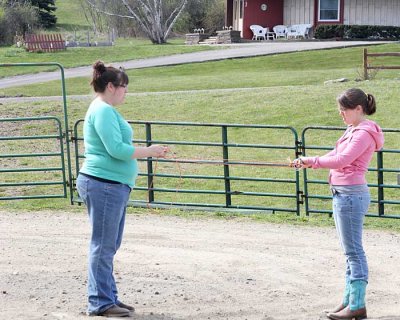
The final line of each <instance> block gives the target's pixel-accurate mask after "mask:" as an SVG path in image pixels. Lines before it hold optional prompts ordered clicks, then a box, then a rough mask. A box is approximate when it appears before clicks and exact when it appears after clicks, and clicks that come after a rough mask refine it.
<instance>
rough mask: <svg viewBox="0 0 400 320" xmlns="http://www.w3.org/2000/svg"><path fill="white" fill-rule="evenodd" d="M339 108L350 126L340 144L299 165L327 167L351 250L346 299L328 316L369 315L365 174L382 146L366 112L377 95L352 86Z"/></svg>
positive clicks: (344, 242) (338, 221) (340, 228)
mask: <svg viewBox="0 0 400 320" xmlns="http://www.w3.org/2000/svg"><path fill="white" fill-rule="evenodd" d="M337 102H338V107H339V114H340V116H341V117H342V118H343V121H344V123H345V124H347V125H348V127H347V130H346V131H345V133H344V134H343V135H342V137H341V138H340V139H339V140H338V141H337V142H336V146H335V148H334V149H333V150H332V151H331V152H329V153H327V154H326V155H324V156H321V157H301V158H299V159H296V160H295V161H294V165H296V166H297V167H303V168H313V169H319V168H327V169H330V171H329V184H330V186H331V190H332V194H333V216H334V219H335V225H336V230H337V233H338V235H339V239H340V243H341V246H342V248H343V250H344V254H345V256H346V287H345V292H344V296H343V301H342V302H341V303H340V304H339V305H338V306H337V307H336V308H335V309H333V310H332V311H330V312H328V314H327V316H328V318H330V319H353V318H355V319H365V318H366V317H367V310H366V308H365V291H366V286H367V283H368V265H367V259H366V256H365V252H364V249H363V245H362V230H363V222H364V216H365V214H366V213H367V212H368V206H369V203H370V194H369V189H368V186H367V181H366V179H365V174H366V172H367V170H368V165H369V163H370V161H371V159H372V156H373V153H374V152H375V151H377V150H380V149H381V148H382V146H383V142H384V138H383V133H382V130H381V128H380V127H379V126H378V125H377V124H376V123H375V122H373V121H371V120H367V119H366V116H367V115H372V114H374V113H375V111H376V104H375V98H374V96H372V95H371V94H366V93H365V92H364V91H362V90H360V89H349V90H346V91H345V92H344V93H342V94H341V95H340V96H339V97H338V98H337Z"/></svg>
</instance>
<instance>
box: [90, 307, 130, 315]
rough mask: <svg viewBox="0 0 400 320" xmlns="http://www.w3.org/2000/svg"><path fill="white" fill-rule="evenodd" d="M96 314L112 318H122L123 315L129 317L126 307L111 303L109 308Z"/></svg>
mask: <svg viewBox="0 0 400 320" xmlns="http://www.w3.org/2000/svg"><path fill="white" fill-rule="evenodd" d="M97 315H98V316H103V317H110V318H111V317H113V318H123V317H129V316H130V313H129V310H128V309H125V308H121V307H119V306H117V305H113V306H112V307H111V308H108V309H107V310H105V311H103V312H100V313H99V314H97Z"/></svg>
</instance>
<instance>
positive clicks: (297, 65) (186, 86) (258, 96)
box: [0, 44, 400, 231]
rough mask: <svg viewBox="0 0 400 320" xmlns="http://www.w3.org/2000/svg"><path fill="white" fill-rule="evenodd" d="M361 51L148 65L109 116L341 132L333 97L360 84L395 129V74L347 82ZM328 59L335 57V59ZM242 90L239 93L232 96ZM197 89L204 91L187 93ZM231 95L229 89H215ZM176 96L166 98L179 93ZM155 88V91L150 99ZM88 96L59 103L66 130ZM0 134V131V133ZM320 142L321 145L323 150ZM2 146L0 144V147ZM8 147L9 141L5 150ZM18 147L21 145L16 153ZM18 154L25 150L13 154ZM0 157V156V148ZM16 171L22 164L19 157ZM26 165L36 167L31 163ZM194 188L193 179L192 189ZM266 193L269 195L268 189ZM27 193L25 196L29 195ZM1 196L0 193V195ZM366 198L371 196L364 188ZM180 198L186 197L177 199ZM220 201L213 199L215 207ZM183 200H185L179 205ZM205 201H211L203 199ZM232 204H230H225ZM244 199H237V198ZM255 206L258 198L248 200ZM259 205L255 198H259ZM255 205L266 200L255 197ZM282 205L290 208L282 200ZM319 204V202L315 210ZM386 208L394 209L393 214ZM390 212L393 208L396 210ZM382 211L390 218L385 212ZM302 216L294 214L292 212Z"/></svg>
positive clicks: (54, 106)
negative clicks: (333, 128)
mask: <svg viewBox="0 0 400 320" xmlns="http://www.w3.org/2000/svg"><path fill="white" fill-rule="evenodd" d="M396 49H397V50H398V45H395V44H392V45H384V46H376V47H374V50H382V51H395V50H396ZM361 51H362V50H361V48H348V49H340V50H339V49H335V50H324V51H315V52H306V53H304V52H302V53H291V54H282V55H275V56H267V57H259V58H250V59H237V60H227V61H219V62H209V63H202V64H190V65H181V66H172V67H160V68H149V69H142V70H131V71H129V75H130V80H131V81H130V86H129V90H130V92H137V93H144V94H133V95H129V96H128V97H127V99H126V103H125V104H124V105H122V106H120V107H118V109H119V110H120V112H121V113H122V114H123V115H124V116H125V117H126V118H127V119H132V120H133V119H134V120H163V121H192V122H204V123H207V122H213V123H216V122H219V123H245V124H270V125H289V126H292V127H294V128H295V129H296V130H297V131H298V132H299V133H300V132H301V130H302V129H303V128H304V127H306V126H310V125H330V126H341V125H342V122H341V119H340V117H339V116H338V113H337V110H336V105H335V97H336V96H337V95H338V94H339V93H340V92H342V91H343V90H345V89H346V88H349V87H353V86H356V87H360V88H362V89H364V90H365V91H367V92H371V93H372V94H374V95H375V96H376V98H377V101H378V112H377V114H376V115H375V116H373V117H372V119H374V120H376V121H377V122H378V123H379V124H380V125H381V126H382V127H386V128H390V127H392V128H396V127H398V121H397V118H398V117H397V114H398V101H400V92H399V90H398V87H399V81H400V80H399V71H398V70H397V71H381V72H379V73H378V74H377V76H376V78H375V79H374V80H372V81H364V82H356V81H354V79H355V78H357V76H358V71H357V69H358V66H359V65H360V63H361ZM338 56H340V57H342V58H341V59H340V61H338V58H337V57H338ZM342 77H347V78H349V79H350V81H349V82H346V83H334V84H330V85H324V81H326V80H329V79H336V78H342ZM59 87H60V84H59V83H57V82H52V83H49V84H47V83H46V85H43V84H41V85H32V86H28V87H24V88H13V89H7V90H5V91H4V94H7V95H14V94H24V95H35V96H36V95H59ZM241 88H249V89H241ZM197 89H206V90H210V91H204V92H203V91H192V90H197ZM225 89H233V90H225ZM179 90H180V92H176V91H179ZM160 91H165V92H164V93H160ZM67 92H68V93H69V94H87V93H89V92H90V89H89V86H88V79H87V78H83V79H72V80H69V81H68V82H67ZM90 99H91V98H90V97H88V98H87V99H83V100H72V99H68V106H69V121H70V124H72V123H74V122H75V121H76V120H77V119H80V118H83V117H84V114H85V111H86V108H87V106H88V104H89V103H90ZM61 109H62V108H61V105H60V102H55V101H41V102H40V101H39V102H34V103H9V104H7V105H0V112H1V114H2V115H4V116H29V115H56V116H59V117H61V116H62V112H61ZM35 128H36V127H35V126H32V125H28V126H25V128H24V132H25V133H26V132H29V130H35ZM0 129H1V128H0ZM154 134H155V135H156V136H157V138H165V137H169V138H170V139H171V140H190V141H198V140H207V141H218V139H220V134H219V132H218V131H216V130H214V131H213V130H207V131H203V132H202V131H200V132H199V130H192V129H188V128H174V129H171V130H167V129H159V130H156V131H155V132H154ZM338 134H339V133H338V132H334V133H333V134H330V135H329V134H318V133H317V134H314V135H312V134H310V137H308V141H309V143H312V144H314V143H315V144H317V143H322V144H324V143H325V144H327V145H332V143H333V141H335V139H336V138H337V135H338ZM135 135H136V137H139V138H143V137H144V130H143V128H141V127H140V126H136V127H135ZM229 137H230V141H231V142H237V143H241V142H243V141H246V142H254V143H265V142H266V141H267V143H288V141H289V140H288V138H287V137H286V136H284V135H282V134H281V133H280V132H275V131H273V130H272V131H271V132H267V131H265V132H260V133H258V132H254V133H252V132H250V133H247V132H242V131H240V130H233V131H230V133H229ZM386 140H387V142H386V148H388V149H398V137H397V136H396V135H395V134H393V135H387V137H386ZM327 142H329V143H327ZM3 148H4V145H3ZM13 148H17V150H18V144H16V145H13ZM19 148H20V149H21V146H19ZM23 148H24V149H25V148H28V146H25V147H23ZM172 148H173V151H175V152H176V153H177V156H178V157H182V158H183V157H189V158H190V157H192V158H205V159H207V158H209V159H212V158H216V157H217V156H219V150H216V149H215V148H184V147H176V146H175V147H172ZM0 152H1V153H2V152H3V151H2V150H1V147H0ZM288 155H289V154H287V153H285V152H281V151H279V152H278V151H270V152H268V153H262V152H255V151H252V152H251V153H249V152H248V151H246V150H238V151H237V152H236V153H233V154H231V156H232V157H236V158H237V159H239V158H240V159H249V160H261V161H285V160H286V158H287V156H288ZM398 160H399V159H398V157H397V158H396V157H394V156H393V157H389V156H388V158H387V159H386V158H385V161H386V162H385V164H386V165H387V166H389V167H394V168H395V167H398V163H399V161H398ZM19 164H20V165H21V166H27V165H30V163H29V162H27V161H26V160H25V161H24V160H23V159H21V161H20V162H19ZM35 164H39V162H38V163H35ZM157 170H158V172H159V173H161V172H168V173H175V174H176V173H178V172H179V171H180V170H182V172H184V173H185V174H202V173H204V172H205V171H208V173H211V174H220V168H218V167H208V168H207V167H204V166H203V167H201V166H195V167H190V166H181V167H180V168H178V167H177V166H162V165H161V164H159V166H158V169H157ZM232 170H233V173H234V174H235V175H236V174H237V175H246V176H247V175H251V174H252V175H254V176H267V177H269V176H273V177H276V178H287V177H288V176H290V177H292V175H293V172H292V171H289V170H287V169H280V170H269V169H268V170H267V169H257V170H255V169H253V170H249V169H248V168H234V169H232ZM315 174H316V175H317V176H316V177H317V178H319V179H321V180H326V175H327V172H326V171H324V170H321V171H315ZM395 178H396V177H395V176H393V177H392V176H388V177H387V181H385V183H388V182H389V183H392V184H396V181H395ZM158 182H163V183H165V184H166V185H168V186H170V187H176V188H178V189H179V188H181V189H183V188H191V187H193V182H190V181H182V180H180V179H178V180H176V181H161V179H159V180H158ZM144 183H145V179H144V178H139V181H138V184H139V185H144ZM197 183H198V182H197ZM207 188H210V189H217V188H218V189H219V188H220V185H219V184H218V183H216V182H215V181H214V182H213V181H201V189H207ZM237 188H238V189H239V190H240V188H246V189H247V190H249V191H261V192H270V191H271V190H273V191H275V192H281V191H282V192H284V191H285V188H287V186H284V185H277V184H275V185H264V186H262V187H260V186H256V185H255V184H251V183H246V184H245V183H243V184H241V185H239V184H238V185H237ZM268 188H270V189H268ZM29 191H30V190H26V192H29ZM314 191H315V192H320V193H321V194H327V193H328V190H327V187H326V186H316V187H315V190H314ZM0 192H1V190H0ZM373 192H375V191H373ZM146 196H147V195H146V194H145V193H144V192H135V193H134V197H135V198H136V197H140V198H141V199H146ZM387 196H388V197H391V198H393V199H398V198H399V195H398V191H397V189H395V190H392V191H390V192H389V191H388V192H387ZM163 197H165V199H167V200H168V199H169V200H170V201H177V200H180V199H183V198H184V196H182V195H180V194H175V193H172V194H169V195H163ZM186 197H187V196H186ZM207 197H208V198H210V196H206V197H204V196H198V195H190V200H191V201H195V200H199V201H200V200H204V198H205V200H207ZM220 198H221V197H220V196H217V197H216V199H218V201H219V200H220ZM186 199H187V198H186ZM208 200H209V201H210V202H211V201H214V199H212V200H210V199H208ZM235 201H236V198H235ZM240 201H244V202H245V201H246V200H240ZM252 201H256V202H257V201H259V199H254V198H253V199H252ZM263 201H264V200H263ZM265 201H266V202H265V203H268V202H267V201H270V200H265ZM285 201H286V200H282V199H273V201H272V203H273V205H275V206H278V207H279V206H283V205H287V203H286V202H285ZM66 205H68V202H67V201H66V200H35V201H8V202H7V201H3V202H0V207H1V208H11V209H13V210H26V209H29V210H39V209H41V208H47V209H52V210H63V208H65V206H66ZM290 205H292V203H290ZM322 206H325V207H329V206H330V204H329V201H328V202H325V203H323V204H322ZM397 209H398V208H397V207H395V208H394V209H392V210H394V212H398V210H397ZM130 210H133V211H134V212H148V210H140V209H130ZM396 210H397V211H396ZM151 212H154V213H155V214H165V213H168V214H177V215H184V216H185V215H187V214H189V215H205V216H212V217H216V218H229V219H232V218H235V219H239V217H237V215H235V214H231V213H223V212H222V213H221V212H219V213H209V214H204V213H192V212H190V213H187V212H181V211H178V210H176V209H169V210H165V211H164V210H161V211H160V210H151ZM389 213H390V211H389ZM302 214H303V215H304V212H302ZM246 219H252V220H255V221H258V220H260V221H267V222H277V223H292V224H296V225H315V226H332V225H333V221H332V219H331V218H329V217H328V216H326V215H312V216H311V217H304V216H302V217H296V216H295V215H293V214H284V213H276V214H274V215H271V214H266V215H265V214H264V215H261V214H254V215H250V216H249V217H248V218H246ZM397 221H398V220H392V219H390V220H386V219H367V226H368V227H370V228H384V229H391V230H395V231H398V230H400V221H399V222H397Z"/></svg>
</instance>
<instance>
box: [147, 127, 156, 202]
mask: <svg viewBox="0 0 400 320" xmlns="http://www.w3.org/2000/svg"><path fill="white" fill-rule="evenodd" d="M146 146H147V147H149V146H151V124H150V123H148V122H147V123H146ZM151 159H152V158H147V190H148V195H149V199H148V201H149V203H152V202H154V190H153V189H154V176H153V161H152V160H151Z"/></svg>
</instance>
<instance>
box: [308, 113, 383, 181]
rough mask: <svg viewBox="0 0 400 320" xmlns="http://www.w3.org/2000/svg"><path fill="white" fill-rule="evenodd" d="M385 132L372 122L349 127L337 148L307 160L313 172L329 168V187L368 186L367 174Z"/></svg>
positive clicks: (381, 145) (363, 122)
mask: <svg viewBox="0 0 400 320" xmlns="http://www.w3.org/2000/svg"><path fill="white" fill-rule="evenodd" d="M383 142H384V138H383V132H382V129H381V128H380V127H379V126H378V125H377V124H376V123H375V122H373V121H371V120H364V121H362V122H361V123H360V124H359V125H358V126H357V127H353V126H349V127H348V128H347V130H346V131H345V133H344V134H343V136H342V137H341V138H340V139H339V140H338V141H337V142H336V147H335V149H334V150H332V151H331V152H329V153H327V154H326V155H324V156H322V157H304V158H302V160H303V162H304V163H305V164H308V165H312V168H313V169H318V168H329V169H331V170H330V172H329V184H330V185H338V186H343V185H345V186H347V185H356V184H366V183H367V181H366V179H365V173H366V172H367V170H368V165H369V163H370V161H371V159H372V155H373V153H374V151H378V150H380V149H381V148H382V147H383Z"/></svg>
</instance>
